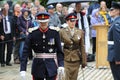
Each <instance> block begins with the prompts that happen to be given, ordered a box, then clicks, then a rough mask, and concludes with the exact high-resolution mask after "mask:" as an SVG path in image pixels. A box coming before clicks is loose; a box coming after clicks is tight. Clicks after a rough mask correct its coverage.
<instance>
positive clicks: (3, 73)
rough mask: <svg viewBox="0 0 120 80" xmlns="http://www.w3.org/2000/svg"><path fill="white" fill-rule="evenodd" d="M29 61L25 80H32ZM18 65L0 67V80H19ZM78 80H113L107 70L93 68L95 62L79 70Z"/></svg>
mask: <svg viewBox="0 0 120 80" xmlns="http://www.w3.org/2000/svg"><path fill="white" fill-rule="evenodd" d="M31 63H32V62H31V61H30V64H29V65H28V67H27V74H26V78H27V80H32V77H31V74H30V71H31ZM19 67H20V65H19V64H13V66H11V67H10V66H6V67H0V80H21V77H20V74H19ZM78 75H79V76H78V80H113V78H112V74H111V71H110V69H109V68H100V69H96V68H95V62H89V63H88V67H86V68H85V69H83V70H81V69H80V70H79V74H78Z"/></svg>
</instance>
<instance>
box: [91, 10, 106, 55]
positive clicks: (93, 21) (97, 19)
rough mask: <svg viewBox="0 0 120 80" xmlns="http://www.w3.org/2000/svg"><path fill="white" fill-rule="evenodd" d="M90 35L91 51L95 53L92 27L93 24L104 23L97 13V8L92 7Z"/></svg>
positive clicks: (94, 33) (94, 34) (94, 31)
mask: <svg viewBox="0 0 120 80" xmlns="http://www.w3.org/2000/svg"><path fill="white" fill-rule="evenodd" d="M90 21H91V27H92V31H91V37H92V53H93V54H95V52H96V30H95V29H94V28H93V26H94V25H101V24H102V25H104V20H103V19H102V17H101V16H100V14H99V9H94V10H93V11H92V15H91V20H90Z"/></svg>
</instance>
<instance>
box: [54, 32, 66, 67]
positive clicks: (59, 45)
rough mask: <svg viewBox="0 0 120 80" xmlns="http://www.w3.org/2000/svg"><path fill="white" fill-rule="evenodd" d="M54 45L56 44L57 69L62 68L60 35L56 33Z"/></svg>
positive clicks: (62, 55) (62, 56) (62, 57)
mask: <svg viewBox="0 0 120 80" xmlns="http://www.w3.org/2000/svg"><path fill="white" fill-rule="evenodd" d="M55 32H56V31H55ZM55 44H56V47H57V60H58V67H64V54H63V51H62V46H61V41H60V35H59V33H58V32H56V41H55Z"/></svg>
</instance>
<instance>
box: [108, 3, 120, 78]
mask: <svg viewBox="0 0 120 80" xmlns="http://www.w3.org/2000/svg"><path fill="white" fill-rule="evenodd" d="M110 15H111V17H112V18H113V22H112V23H111V26H110V29H109V31H108V61H109V63H110V68H111V70H112V74H113V77H114V80H120V4H118V3H113V4H112V7H111V9H110Z"/></svg>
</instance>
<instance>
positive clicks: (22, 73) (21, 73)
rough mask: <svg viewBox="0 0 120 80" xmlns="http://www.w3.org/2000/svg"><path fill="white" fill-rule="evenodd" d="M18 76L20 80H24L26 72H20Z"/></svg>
mask: <svg viewBox="0 0 120 80" xmlns="http://www.w3.org/2000/svg"><path fill="white" fill-rule="evenodd" d="M20 76H21V78H22V80H26V72H25V71H21V72H20Z"/></svg>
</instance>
